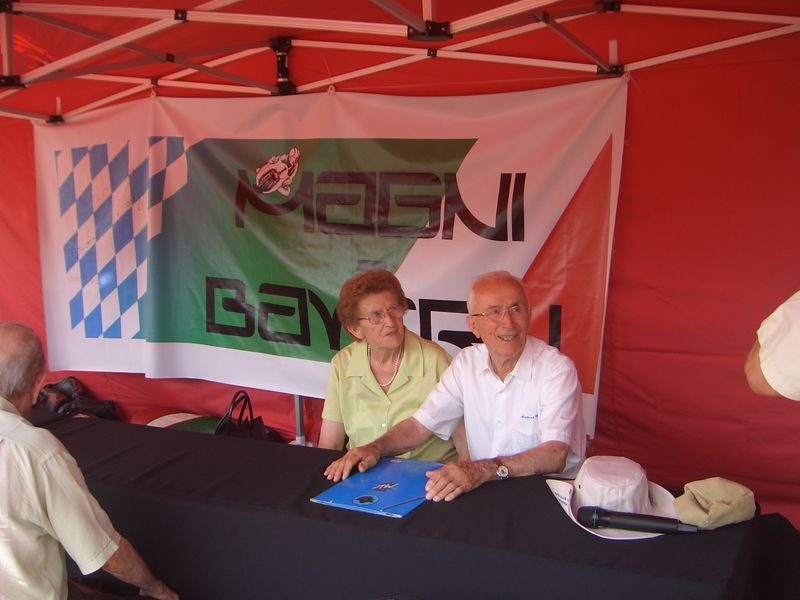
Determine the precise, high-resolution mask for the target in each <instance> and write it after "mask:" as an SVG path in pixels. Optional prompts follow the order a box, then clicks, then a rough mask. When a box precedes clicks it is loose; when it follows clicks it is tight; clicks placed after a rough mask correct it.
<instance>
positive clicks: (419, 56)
mask: <svg viewBox="0 0 800 600" xmlns="http://www.w3.org/2000/svg"><path fill="white" fill-rule="evenodd" d="M584 16H586V15H576V16H574V17H570V18H568V19H562V21H568V20H572V19H580V18H582V17H584ZM545 27H547V25H545V24H544V23H529V24H528V25H521V26H519V27H515V28H513V29H510V30H508V31H501V32H498V33H492V34H489V35H486V36H481V37H479V38H475V39H473V40H467V41H465V42H459V43H457V44H450V45H448V46H446V47H444V48H442V49H440V50H438V51H437V54H438V55H440V56H443V54H442V53H443V52H446V53H448V54H450V55H452V56H449V57H450V58H465V60H482V59H481V57H482V56H487V57H490V56H492V55H480V54H473V55H469V56H466V57H462V56H460V55H459V56H456V54H458V53H457V52H456V51H458V50H463V49H466V48H473V47H475V46H480V45H482V44H488V43H490V42H494V41H497V40H502V39H506V38H509V37H514V36H517V35H522V34H524V33H528V32H530V31H535V30H537V29H544V28H545ZM328 44H330V46H328ZM292 45H293V46H295V47H303V46H306V47H309V48H314V47H317V48H324V47H330V48H341V49H347V50H355V51H358V50H363V51H365V52H384V51H385V52H389V53H396V54H400V53H401V52H400V47H399V46H390V47H389V48H390V49H389V50H384V48H385V46H380V45H374V44H339V43H337V42H315V41H310V40H292ZM407 50H408V52H406V53H407V54H408V53H410V52H411V51H412V50H413V52H414V54H412V55H411V57H409V58H404V59H397V60H393V61H390V62H387V63H382V64H380V65H375V66H373V67H368V68H365V69H360V70H358V71H353V72H351V73H343V74H341V75H337V76H336V77H333V78H327V79H321V80H319V81H315V82H312V83H306V84H303V85H300V86H298V87H297V91H298V93H299V92H307V91H310V90H314V89H318V88H321V87H328V86H329V85H332V84H334V83H338V82H340V81H347V80H348V79H355V78H357V77H363V76H364V75H369V74H371V73H378V72H380V71H388V70H390V69H394V68H396V67H403V66H405V65H409V64H413V63H415V62H419V61H421V60H425V59H426V58H427V50H426V49H421V48H416V49H410V48H409V49H407ZM503 58H504V57H497V56H494V57H493V59H489V58H487V61H489V60H492V62H502V59H503ZM522 60H535V59H522ZM544 62H547V61H540V63H544ZM516 64H521V63H516ZM564 64H565V65H569V66H570V70H574V65H575V64H576V63H564ZM530 66H545V65H544V64H531V65H530ZM550 66H555V68H566V67H564V66H562V65H561V64H559V63H556V62H555V61H550ZM578 70H594V67H591V68H590V69H584V68H580V69H578Z"/></svg>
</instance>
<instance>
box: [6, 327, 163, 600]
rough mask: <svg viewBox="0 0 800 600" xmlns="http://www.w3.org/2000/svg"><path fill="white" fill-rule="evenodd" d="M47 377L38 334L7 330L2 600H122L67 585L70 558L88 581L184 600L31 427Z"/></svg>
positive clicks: (47, 438)
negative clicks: (97, 578) (115, 582)
mask: <svg viewBox="0 0 800 600" xmlns="http://www.w3.org/2000/svg"><path fill="white" fill-rule="evenodd" d="M44 376H45V358H44V350H43V348H42V344H41V342H40V341H39V338H38V337H37V336H36V334H35V333H34V332H33V331H32V330H31V329H29V328H28V327H25V326H24V325H19V324H16V323H0V473H2V476H3V482H2V485H3V491H2V493H0V596H2V597H3V598H11V599H13V600H24V599H30V600H51V599H52V600H65V599H67V600H73V599H76V600H78V599H83V598H86V599H92V598H108V599H112V598H116V596H113V595H112V594H107V593H103V592H94V591H93V590H91V589H89V588H86V587H85V586H82V585H80V584H77V583H75V582H72V581H68V579H67V572H66V563H65V560H64V550H65V551H66V552H67V553H68V554H69V555H70V556H71V557H72V559H73V560H74V561H75V563H76V564H77V565H78V568H79V569H80V570H81V572H82V573H83V574H89V573H93V572H95V571H97V570H98V569H103V570H104V571H106V572H108V573H110V574H111V575H114V576H115V577H116V578H118V579H120V580H122V581H124V582H126V583H128V584H131V585H134V586H136V587H138V588H139V589H140V594H141V595H142V596H145V597H150V598H155V599H157V600H177V599H178V595H177V594H176V593H175V592H174V591H172V590H171V589H170V588H168V587H167V586H166V585H165V584H164V582H163V581H161V580H160V579H158V578H157V577H156V576H155V575H153V573H152V572H151V571H150V569H149V568H148V567H147V565H146V564H145V562H144V560H142V557H141V556H140V555H139V554H138V552H136V550H135V549H134V548H133V546H131V544H130V543H129V542H128V541H127V540H126V539H125V538H124V537H122V536H121V535H120V534H119V533H118V532H117V531H116V530H115V529H114V527H113V525H112V524H111V521H110V519H109V518H108V515H107V514H106V513H105V511H104V510H103V509H102V508H101V507H100V505H99V504H98V503H97V500H96V499H95V498H94V496H92V494H91V492H89V490H88V488H87V487H86V482H85V480H84V478H83V475H82V473H81V471H80V469H79V468H78V465H77V463H76V462H75V459H74V458H72V456H71V455H70V454H69V452H68V451H67V450H66V448H64V446H63V444H61V442H60V441H58V439H56V437H55V436H54V435H53V434H52V433H50V432H49V431H47V430H45V429H40V428H37V427H34V426H33V425H31V423H30V422H29V421H28V420H27V417H28V416H29V415H30V411H31V408H32V407H33V404H34V401H35V398H36V396H37V393H38V391H39V388H40V387H41V385H42V382H43V381H44Z"/></svg>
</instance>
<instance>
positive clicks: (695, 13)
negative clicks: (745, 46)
mask: <svg viewBox="0 0 800 600" xmlns="http://www.w3.org/2000/svg"><path fill="white" fill-rule="evenodd" d="M620 11H621V12H626V13H637V14H640V15H661V16H672V17H692V18H695V19H721V20H725V21H749V22H752V23H773V24H776V25H796V24H800V17H790V16H785V15H765V14H756V13H742V12H732V11H723V10H702V9H697V8H668V7H665V6H640V5H635V4H627V3H625V2H623V3H622V4H621V5H620Z"/></svg>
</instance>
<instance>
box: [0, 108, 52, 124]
mask: <svg viewBox="0 0 800 600" xmlns="http://www.w3.org/2000/svg"><path fill="white" fill-rule="evenodd" d="M0 117H12V118H14V119H24V120H25V121H42V122H46V121H47V119H48V117H47V116H46V115H40V114H37V113H32V112H25V111H14V110H10V109H8V108H0Z"/></svg>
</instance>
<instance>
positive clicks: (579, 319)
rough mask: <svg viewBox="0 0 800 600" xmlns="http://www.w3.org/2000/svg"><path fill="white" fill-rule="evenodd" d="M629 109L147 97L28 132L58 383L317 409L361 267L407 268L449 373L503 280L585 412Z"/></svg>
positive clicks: (622, 99) (590, 89) (415, 324)
mask: <svg viewBox="0 0 800 600" xmlns="http://www.w3.org/2000/svg"><path fill="white" fill-rule="evenodd" d="M626 92H627V79H626V78H620V79H609V80H606V81H599V82H590V83H581V84H576V85H569V86H561V87H556V88H550V89H544V90H537V91H532V92H520V93H512V94H501V95H491V96H471V97H453V98H406V97H392V96H379V95H364V94H345V93H329V94H318V95H302V96H291V97H280V98H268V99H263V98H258V99H234V100H231V99H224V100H216V99H176V98H152V99H147V100H141V101H136V102H131V103H129V104H125V105H122V106H119V107H114V108H110V109H106V110H100V111H96V112H94V113H91V114H87V115H84V116H81V117H78V118H76V119H74V120H71V121H69V122H67V123H64V124H59V125H37V126H36V127H35V149H36V167H37V190H38V200H39V216H40V233H41V235H40V237H41V246H42V272H43V278H44V295H45V298H44V301H45V312H46V323H47V338H48V351H49V361H50V368H51V369H53V370H61V369H71V370H102V371H127V372H143V373H145V374H146V375H148V376H151V377H193V378H201V379H209V380H213V381H221V382H225V383H231V384H237V385H244V386H251V387H257V388H263V389H270V390H276V391H281V392H289V393H296V394H302V395H307V396H315V397H322V396H324V390H325V382H326V378H327V370H328V361H329V360H330V358H331V357H332V356H333V354H334V353H335V352H336V351H337V350H338V349H339V348H341V347H343V346H344V345H346V344H347V343H348V342H349V338H348V337H347V335H346V333H344V332H343V330H342V328H341V327H340V325H339V322H338V320H337V319H336V317H335V310H334V309H335V304H336V298H337V296H338V290H339V287H340V286H341V284H342V282H343V281H345V280H346V279H348V278H349V277H351V276H352V275H353V274H354V273H356V272H357V271H358V270H360V269H365V268H370V267H373V266H376V265H377V266H383V267H385V268H388V269H389V270H392V271H394V272H395V273H396V274H397V275H398V277H399V279H400V281H401V282H402V284H403V288H404V290H405V292H406V295H407V296H408V298H409V300H410V301H411V303H412V306H411V310H410V311H409V313H408V316H407V318H406V325H407V326H408V327H409V328H410V329H412V330H414V331H416V332H418V333H421V335H423V336H424V337H429V338H431V339H433V340H435V341H438V342H439V343H441V344H442V345H443V346H444V347H445V348H447V350H448V351H450V352H451V354H454V353H455V352H456V351H457V350H458V348H459V347H460V346H464V345H466V344H468V343H470V341H471V339H470V334H469V332H468V330H467V327H466V324H465V319H464V313H465V312H466V306H465V299H466V294H467V290H468V288H469V285H470V282H471V281H472V279H473V278H474V277H475V276H476V275H478V274H480V273H482V272H486V271H492V270H500V269H503V270H508V271H511V272H512V273H514V274H516V275H518V276H520V277H522V278H523V279H524V280H525V282H526V285H528V288H529V291H530V292H531V302H532V306H533V308H534V325H533V327H532V329H531V331H532V333H533V334H534V335H537V336H538V337H542V338H543V339H545V340H546V341H550V342H551V343H554V344H556V345H559V346H560V347H561V349H562V351H563V352H565V353H566V354H567V355H569V356H571V357H572V358H573V360H575V362H576V364H577V365H578V369H579V373H580V376H581V382H582V385H583V388H584V392H585V394H586V395H587V397H588V398H591V397H593V395H594V393H595V387H596V377H597V372H598V369H597V363H598V361H599V355H600V339H601V334H602V322H603V314H604V303H605V292H606V281H607V273H608V264H609V258H610V244H611V240H612V238H613V221H614V214H615V211H616V201H617V194H618V186H619V177H620V170H621V160H622V147H623V139H624V126H625V105H626ZM590 413H592V414H593V412H592V411H591V410H590Z"/></svg>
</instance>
